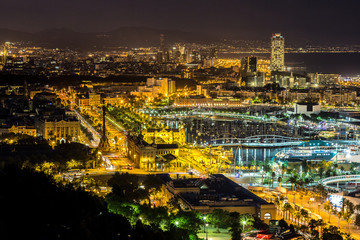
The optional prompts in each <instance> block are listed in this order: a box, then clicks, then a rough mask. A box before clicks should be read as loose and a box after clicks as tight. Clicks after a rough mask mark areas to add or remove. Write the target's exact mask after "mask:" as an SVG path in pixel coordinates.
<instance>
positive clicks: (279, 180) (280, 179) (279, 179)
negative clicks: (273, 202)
mask: <svg viewBox="0 0 360 240" xmlns="http://www.w3.org/2000/svg"><path fill="white" fill-rule="evenodd" d="M278 182H279V189H280V188H281V182H282V177H278ZM279 191H280V190H279Z"/></svg>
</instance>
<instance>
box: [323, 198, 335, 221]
mask: <svg viewBox="0 0 360 240" xmlns="http://www.w3.org/2000/svg"><path fill="white" fill-rule="evenodd" d="M332 208H333V206H332V204H331V202H330V201H326V202H325V203H324V209H325V210H326V211H328V213H329V221H328V222H329V223H330V217H331V212H332Z"/></svg>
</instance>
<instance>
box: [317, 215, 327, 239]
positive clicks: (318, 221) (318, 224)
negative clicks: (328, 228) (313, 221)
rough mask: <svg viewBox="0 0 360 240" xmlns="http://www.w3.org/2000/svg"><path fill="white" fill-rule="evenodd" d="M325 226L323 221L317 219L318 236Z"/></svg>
mask: <svg viewBox="0 0 360 240" xmlns="http://www.w3.org/2000/svg"><path fill="white" fill-rule="evenodd" d="M325 225H326V223H325V222H324V220H322V219H318V220H317V226H318V227H319V233H320V235H322V231H323V227H324V226H325Z"/></svg>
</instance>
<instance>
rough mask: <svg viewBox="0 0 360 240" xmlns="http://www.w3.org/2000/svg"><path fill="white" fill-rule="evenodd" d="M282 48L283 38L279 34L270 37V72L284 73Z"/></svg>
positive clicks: (283, 44)
mask: <svg viewBox="0 0 360 240" xmlns="http://www.w3.org/2000/svg"><path fill="white" fill-rule="evenodd" d="M284 46H285V38H284V37H283V36H281V33H275V34H273V35H272V37H271V71H284V69H285V61H284V54H285V52H284Z"/></svg>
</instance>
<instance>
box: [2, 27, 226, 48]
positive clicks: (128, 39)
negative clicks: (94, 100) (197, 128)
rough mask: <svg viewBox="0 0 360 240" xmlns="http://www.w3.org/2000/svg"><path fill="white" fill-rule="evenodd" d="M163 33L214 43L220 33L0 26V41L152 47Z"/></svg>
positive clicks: (168, 36)
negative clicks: (30, 30) (23, 29)
mask: <svg viewBox="0 0 360 240" xmlns="http://www.w3.org/2000/svg"><path fill="white" fill-rule="evenodd" d="M160 34H164V35H165V41H166V43H167V44H171V43H174V42H184V43H185V42H190V43H193V42H195V43H211V42H217V41H219V39H220V38H219V37H217V36H213V35H210V34H204V33H195V32H184V31H178V30H165V29H154V28H146V27H122V28H118V29H116V30H113V31H109V32H98V33H82V32H76V31H72V30H69V29H49V30H44V31H40V32H35V33H27V32H21V31H15V30H10V29H0V42H5V41H23V42H32V43H34V44H36V45H40V46H44V47H49V48H71V49H78V50H91V49H104V48H107V47H118V46H123V47H149V46H159V36H160Z"/></svg>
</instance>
